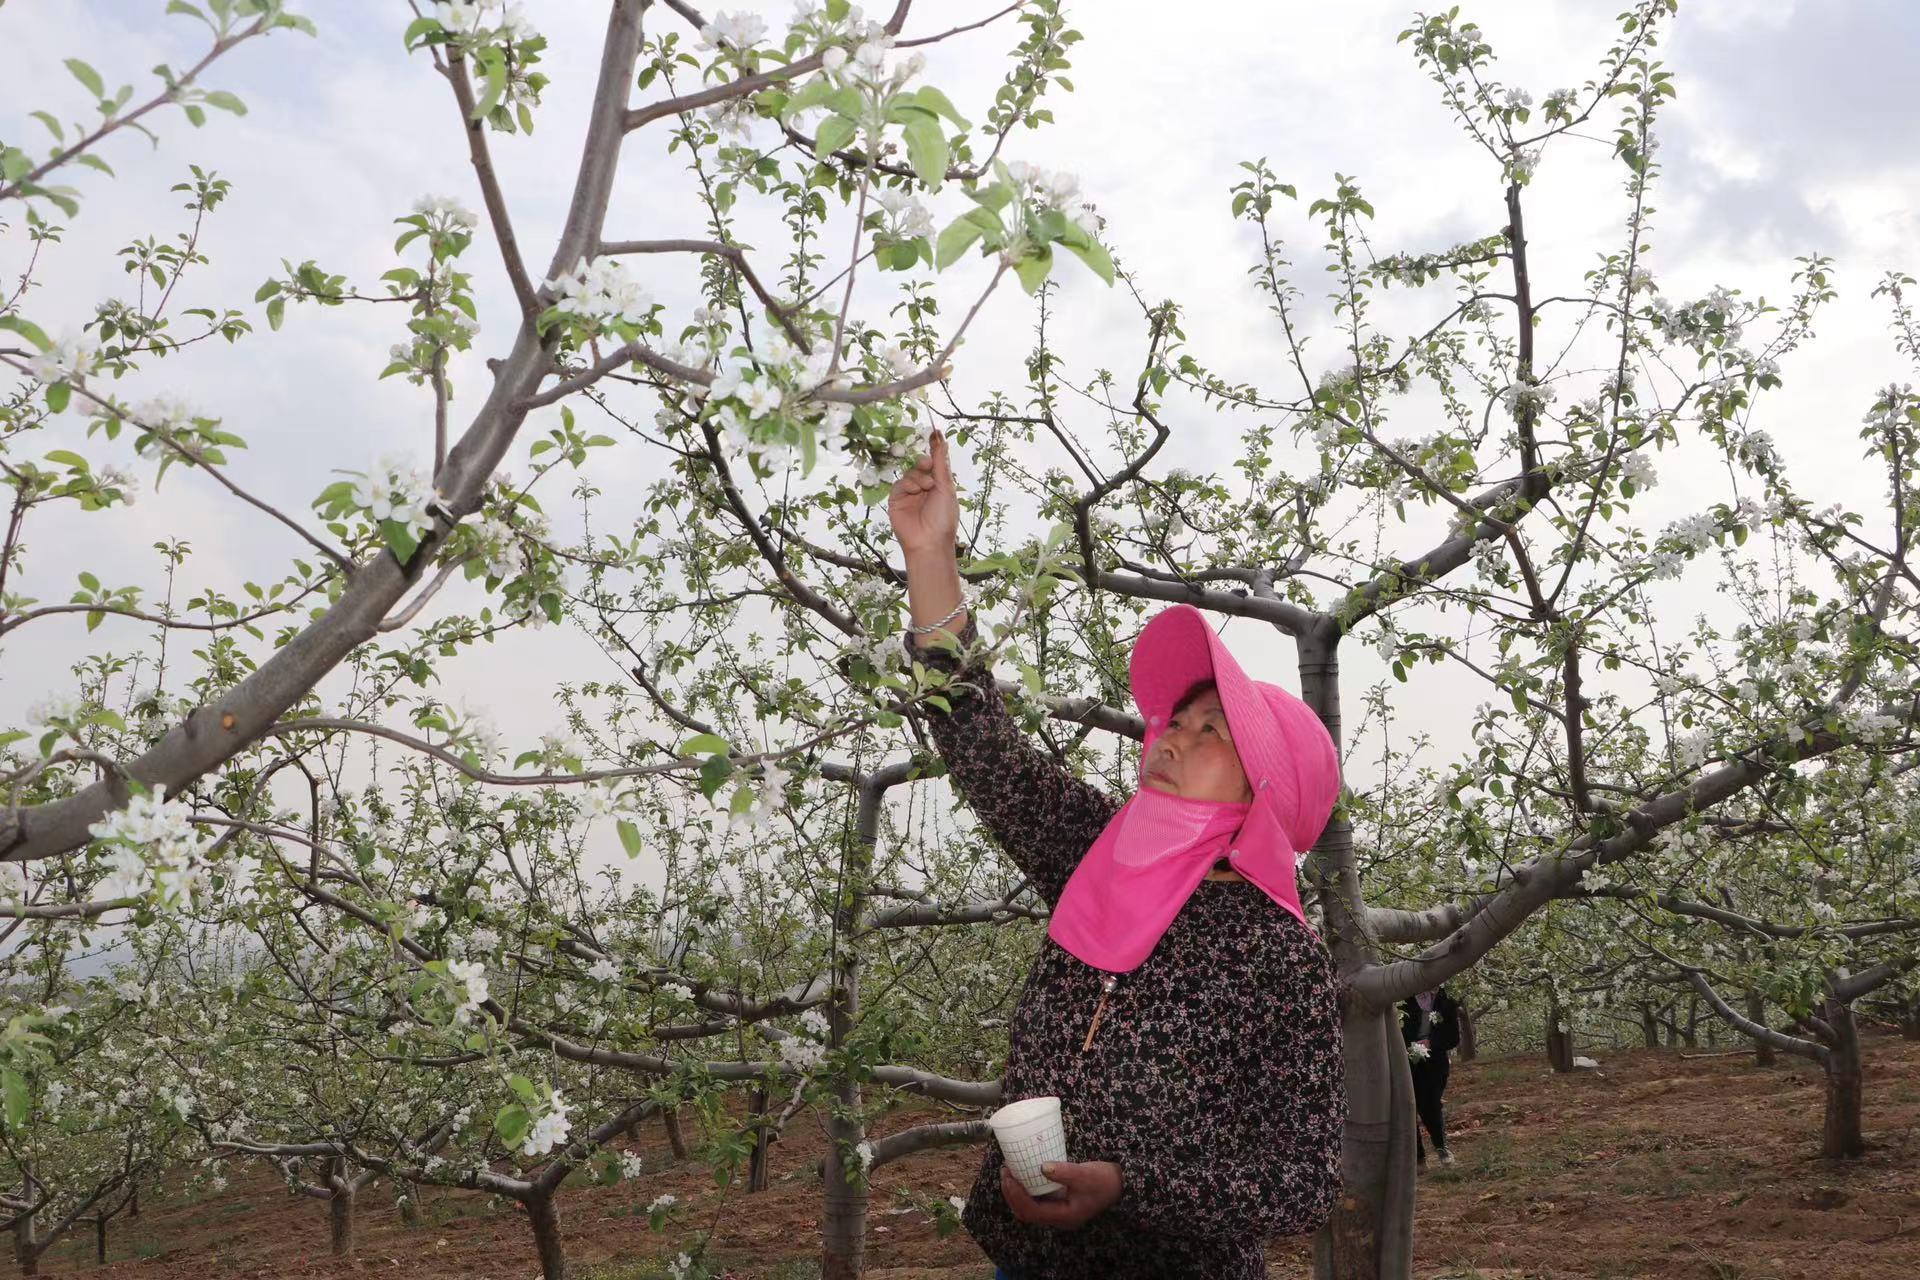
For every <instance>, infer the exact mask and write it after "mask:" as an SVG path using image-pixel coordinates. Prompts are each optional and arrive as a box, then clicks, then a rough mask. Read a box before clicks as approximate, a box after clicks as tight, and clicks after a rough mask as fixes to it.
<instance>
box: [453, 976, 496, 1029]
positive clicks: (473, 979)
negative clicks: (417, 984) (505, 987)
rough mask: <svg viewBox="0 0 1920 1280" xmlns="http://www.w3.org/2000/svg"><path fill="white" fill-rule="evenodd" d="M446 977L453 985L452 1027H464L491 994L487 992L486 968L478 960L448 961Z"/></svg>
mask: <svg viewBox="0 0 1920 1280" xmlns="http://www.w3.org/2000/svg"><path fill="white" fill-rule="evenodd" d="M447 977H449V978H451V979H453V981H454V984H455V986H454V993H453V994H454V1000H455V1001H456V1003H455V1005H454V1009H453V1021H454V1025H455V1026H461V1027H464V1026H466V1025H467V1024H468V1023H469V1022H471V1021H472V1020H473V1015H474V1014H475V1013H476V1012H478V1011H479V1008H480V1006H481V1005H482V1004H484V1003H485V1002H486V1000H487V998H488V996H489V995H490V994H491V993H490V992H489V991H488V990H487V967H486V965H484V964H482V963H481V962H480V961H478V960H449V961H447Z"/></svg>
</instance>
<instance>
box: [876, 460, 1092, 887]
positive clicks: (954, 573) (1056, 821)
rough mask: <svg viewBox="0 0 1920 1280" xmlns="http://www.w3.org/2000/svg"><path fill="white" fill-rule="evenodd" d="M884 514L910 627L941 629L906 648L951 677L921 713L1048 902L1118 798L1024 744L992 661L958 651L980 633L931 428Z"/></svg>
mask: <svg viewBox="0 0 1920 1280" xmlns="http://www.w3.org/2000/svg"><path fill="white" fill-rule="evenodd" d="M887 515H888V516H889V518H890V519H891V520H892V521H893V531H894V536H895V537H896V538H898V539H899V541H900V549H901V551H902V552H903V553H904V554H905V556H906V562H907V601H908V605H909V607H910V610H911V612H912V616H913V623H914V625H915V626H923V627H924V626H934V625H936V624H938V625H939V627H940V631H936V632H933V633H931V634H929V635H925V636H913V635H908V636H906V637H904V642H905V644H906V647H907V653H908V655H909V657H910V658H911V659H912V660H913V661H916V662H920V663H922V664H924V665H925V666H926V667H928V668H929V669H936V670H940V671H943V672H945V673H946V674H947V676H948V678H949V679H950V680H953V681H956V683H955V685H954V686H953V687H952V688H951V689H950V690H949V691H948V693H947V695H946V696H947V699H948V702H949V703H950V705H951V707H952V710H951V711H948V712H942V711H940V710H939V709H937V708H929V709H928V711H927V720H928V724H929V727H930V728H931V730H932V733H933V738H934V742H935V743H936V744H938V746H939V748H940V755H941V758H942V759H944V760H945V761H946V764H947V770H948V772H949V774H950V775H951V776H952V778H953V779H954V781H955V783H956V784H958V787H959V789H960V792H961V794H962V795H963V796H964V798H965V799H966V801H967V803H968V804H969V805H971V806H972V808H973V812H974V815H975V816H976V817H977V818H978V819H979V820H980V823H981V825H983V826H984V827H986V828H987V830H988V831H989V832H990V833H992V835H993V837H994V839H995V840H996V841H998V842H999V844H1000V847H1001V848H1003V849H1005V850H1006V851H1007V854H1008V856H1010V857H1011V858H1012V859H1013V861H1014V863H1015V865H1017V866H1018V867H1019V868H1020V870H1021V871H1023V872H1025V873H1026V876H1027V878H1028V880H1030V881H1031V882H1032V883H1033V886H1034V888H1035V889H1036V890H1037V891H1038V892H1039V894H1040V896H1041V897H1042V898H1044V899H1045V900H1046V902H1047V905H1048V906H1049V907H1051V906H1053V905H1054V904H1055V903H1057V902H1058V901H1059V900H1060V893H1061V891H1062V890H1063V889H1065V888H1066V884H1067V877H1068V876H1070V875H1072V874H1073V868H1074V866H1075V865H1076V864H1078V863H1079V861H1080V858H1081V856H1082V855H1083V854H1085V853H1086V851H1087V849H1088V848H1089V847H1091V846H1092V844H1093V842H1094V840H1095V839H1096V838H1097V837H1098V836H1099V834H1100V832H1101V831H1102V830H1103V829H1104V828H1105V827H1106V825H1107V822H1108V820H1109V819H1111V818H1112V817H1113V814H1114V811H1115V810H1116V809H1118V808H1119V805H1120V802H1119V801H1117V800H1115V799H1113V798H1112V797H1111V796H1109V795H1107V794H1106V793H1105V792H1104V791H1101V790H1100V789H1099V788H1098V787H1095V786H1093V785H1091V784H1089V783H1086V782H1083V781H1081V780H1080V779H1079V778H1076V777H1075V776H1074V775H1073V772H1072V771H1071V770H1069V769H1067V768H1066V767H1065V766H1063V765H1061V764H1060V763H1058V762H1057V761H1055V760H1053V759H1051V758H1049V757H1048V756H1047V755H1046V754H1045V753H1044V752H1042V751H1040V750H1039V749H1038V748H1036V747H1035V746H1033V744H1032V743H1030V742H1028V741H1027V740H1026V736H1025V735H1024V734H1022V733H1021V732H1020V726H1019V725H1017V724H1015V723H1014V722H1013V717H1012V716H1011V715H1009V714H1007V708H1006V704H1005V703H1004V702H1003V701H1002V700H1001V698H1000V694H999V692H998V690H997V689H996V688H995V687H994V682H993V670H992V667H991V666H990V665H989V664H988V663H987V662H986V661H985V660H983V659H978V658H976V659H972V660H968V659H967V658H965V657H964V651H965V650H967V649H970V648H972V647H973V645H974V644H975V642H976V641H977V639H978V629H977V628H976V626H975V624H974V619H973V617H972V616H971V615H970V614H969V612H968V611H967V610H966V609H965V608H963V607H961V604H962V595H961V589H960V566H959V561H958V559H957V557H956V556H955V553H954V539H955V537H956V536H957V535H958V533H959V525H960V506H959V496H958V493H957V491H956V489H955V487H954V483H953V470H952V467H951V466H950V465H949V462H948V458H947V442H946V437H945V436H943V435H942V434H941V433H940V432H938V431H935V432H934V433H933V442H932V449H931V450H930V452H929V453H928V455H927V456H926V457H923V458H921V459H920V460H919V461H918V462H916V463H915V464H914V465H913V467H912V468H910V469H909V470H908V471H907V473H906V474H905V475H904V476H902V477H901V478H900V480H899V482H898V483H896V484H895V485H894V487H893V493H892V494H891V496H890V497H889V498H888V500H887ZM943 619H944V620H945V621H942V620H943ZM942 632H945V633H950V634H951V635H952V636H954V637H955V638H956V639H957V640H958V641H959V645H960V650H961V652H955V651H953V650H950V649H946V648H938V647H933V646H934V642H935V640H936V639H937V638H938V637H939V636H940V635H941V633H942ZM964 686H971V688H968V687H964Z"/></svg>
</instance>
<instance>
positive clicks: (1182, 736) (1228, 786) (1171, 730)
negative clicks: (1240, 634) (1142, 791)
mask: <svg viewBox="0 0 1920 1280" xmlns="http://www.w3.org/2000/svg"><path fill="white" fill-rule="evenodd" d="M1141 785H1143V786H1148V787H1152V788H1153V789H1154V790H1155V791H1165V792H1167V793H1169V794H1170V795H1176V796H1183V797H1185V798H1186V799H1188V800H1215V801H1220V802H1223V803H1229V804H1232V803H1239V804H1245V803H1246V802H1248V801H1250V800H1252V799H1253V788H1252V787H1250V786H1248V785H1247V775H1246V772H1245V771H1244V770H1243V769H1241V767H1240V755H1239V753H1238V752H1237V751H1235V750H1234V748H1233V738H1232V736H1231V735H1230V733H1229V732H1228V728H1227V713H1226V712H1225V711H1223V710H1221V709H1220V691H1219V690H1218V689H1205V690H1202V691H1201V692H1200V693H1199V695H1197V696H1196V697H1194V698H1193V699H1192V700H1191V701H1189V702H1188V703H1187V704H1186V705H1185V706H1184V707H1182V708H1180V710H1178V711H1176V712H1174V713H1173V715H1172V716H1171V717H1170V718H1169V719H1168V720H1167V727H1166V729H1165V731H1164V732H1162V733H1161V734H1160V736H1159V737H1157V738H1155V739H1154V740H1153V746H1152V748H1150V749H1149V750H1148V752H1147V765H1146V776H1145V777H1144V778H1142V779H1141Z"/></svg>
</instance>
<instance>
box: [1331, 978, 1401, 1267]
mask: <svg viewBox="0 0 1920 1280" xmlns="http://www.w3.org/2000/svg"><path fill="white" fill-rule="evenodd" d="M1341 1033H1342V1041H1343V1046H1344V1048H1343V1052H1344V1055H1345V1060H1346V1077H1347V1124H1346V1130H1345V1132H1344V1133H1343V1135H1342V1151H1341V1161H1340V1163H1341V1170H1342V1184H1343V1185H1342V1186H1341V1189H1340V1199H1339V1200H1338V1201H1337V1202H1336V1203H1335V1204H1334V1208H1333V1217H1332V1219H1331V1220H1330V1221H1329V1222H1328V1224H1327V1225H1326V1227H1325V1228H1323V1229H1322V1230H1321V1231H1320V1232H1319V1234H1318V1235H1316V1236H1315V1237H1314V1241H1313V1266H1314V1271H1313V1274H1314V1276H1315V1277H1316V1280H1406V1277H1409V1276H1411V1275H1412V1270H1411V1268H1412V1253H1413V1199H1414V1180H1415V1174H1414V1167H1413V1147H1414V1125H1415V1124H1417V1123H1418V1121H1417V1119H1416V1118H1415V1116H1414V1110H1413V1075H1412V1072H1411V1070H1410V1068H1409V1067H1408V1064H1407V1053H1406V1047H1405V1044H1404V1042H1403V1041H1402V1040H1401V1038H1400V1026H1399V1017H1398V1014H1397V1012H1396V1011H1395V1010H1393V1009H1387V1010H1384V1011H1382V1012H1378V1013H1373V1012H1368V1011H1367V1010H1365V1009H1348V1010H1346V1011H1345V1013H1344V1015H1343V1018H1342V1026H1341Z"/></svg>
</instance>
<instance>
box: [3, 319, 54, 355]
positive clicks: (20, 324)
mask: <svg viewBox="0 0 1920 1280" xmlns="http://www.w3.org/2000/svg"><path fill="white" fill-rule="evenodd" d="M0 329H11V330H13V332H15V333H17V334H19V335H20V336H21V337H23V338H25V339H26V340H27V341H28V342H31V343H32V344H33V345H34V346H36V347H38V348H40V349H41V350H42V351H45V350H46V349H47V348H49V347H51V346H52V345H53V343H51V342H49V341H48V340H47V335H46V334H45V333H42V332H41V330H40V326H39V325H37V324H35V323H34V322H33V321H31V320H28V319H27V318H26V317H24V316H0Z"/></svg>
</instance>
